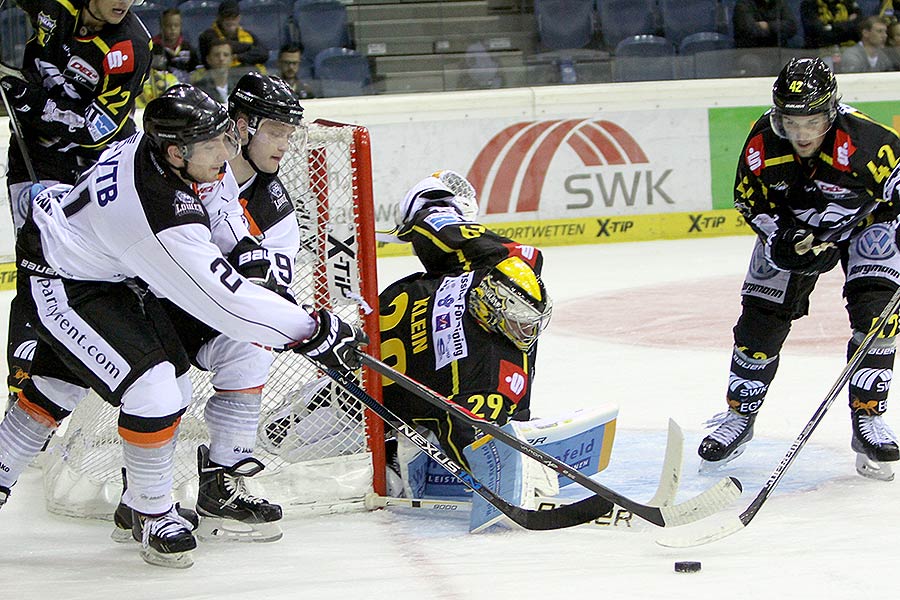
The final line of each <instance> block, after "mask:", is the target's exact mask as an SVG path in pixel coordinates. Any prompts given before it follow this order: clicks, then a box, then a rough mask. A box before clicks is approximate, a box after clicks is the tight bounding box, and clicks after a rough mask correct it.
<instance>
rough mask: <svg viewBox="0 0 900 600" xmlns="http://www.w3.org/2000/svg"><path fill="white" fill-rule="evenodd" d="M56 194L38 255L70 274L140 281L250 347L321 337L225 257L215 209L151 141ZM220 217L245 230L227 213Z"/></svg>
mask: <svg viewBox="0 0 900 600" xmlns="http://www.w3.org/2000/svg"><path fill="white" fill-rule="evenodd" d="M227 179H228V178H227V177H226V178H225V179H223V181H224V182H226V184H227ZM231 180H232V181H233V178H231ZM52 192H53V188H50V189H48V190H47V191H46V192H44V193H42V194H41V195H39V196H38V197H37V198H36V199H35V202H34V204H33V220H34V223H35V225H36V226H37V228H38V230H39V233H40V245H41V248H40V249H38V250H37V251H33V252H31V254H32V256H40V255H41V251H42V253H43V259H44V261H45V262H46V263H47V264H48V265H49V266H50V267H52V268H53V269H55V270H56V272H57V273H58V274H60V275H61V276H63V277H66V278H70V279H78V280H89V281H91V280H93V281H123V280H125V279H129V278H135V279H140V280H142V281H143V282H145V283H146V284H148V285H149V286H150V287H151V288H152V289H153V290H154V291H155V292H157V293H159V294H160V295H162V296H164V297H166V298H168V299H169V300H171V301H172V302H173V303H175V304H176V305H178V306H179V307H181V308H182V309H183V310H185V311H187V312H188V313H190V314H191V315H193V316H194V317H196V318H197V319H200V320H201V321H203V322H204V323H206V324H207V325H209V326H210V327H212V328H214V329H216V330H218V331H220V332H222V333H224V334H225V335H227V336H229V337H231V338H233V339H236V340H240V341H247V342H256V343H259V344H263V345H267V346H283V345H285V344H288V343H291V342H295V341H298V340H304V339H307V338H308V337H310V336H311V335H312V333H313V331H314V329H315V321H314V320H313V319H312V317H310V316H309V315H308V314H307V313H306V312H305V311H304V310H303V309H301V308H300V307H298V306H296V305H294V304H292V303H291V302H289V301H288V300H285V299H284V298H281V297H280V296H279V295H278V294H276V293H274V292H271V291H269V290H266V289H265V288H263V287H261V286H257V285H253V284H252V283H250V282H249V281H247V280H246V279H244V278H243V277H242V276H241V275H240V274H239V273H237V271H236V270H235V269H234V268H233V267H232V266H231V265H230V264H229V263H228V261H227V260H225V259H224V258H223V256H222V252H223V249H222V248H221V247H219V246H217V245H216V243H214V242H213V235H212V232H211V218H210V217H211V216H210V214H209V213H208V212H207V209H206V207H204V204H203V203H202V202H201V201H200V198H199V197H198V196H197V194H196V193H195V192H194V190H193V189H191V188H190V187H189V186H187V185H186V184H185V183H184V182H183V181H182V180H181V179H180V178H178V177H177V176H176V174H175V172H174V171H173V169H172V168H171V167H169V166H168V165H165V164H163V163H161V161H160V160H159V159H158V158H157V155H156V153H155V152H153V151H152V150H151V146H150V144H149V140H148V138H146V137H144V135H143V134H142V133H138V134H135V135H134V136H132V137H130V138H128V139H127V140H124V141H123V142H121V143H118V144H115V145H113V146H111V147H110V148H109V149H107V150H106V151H105V152H104V153H103V154H102V155H101V157H100V160H99V162H98V163H97V164H96V165H95V166H94V167H93V168H92V169H91V170H90V171H88V172H87V173H85V175H84V176H83V177H82V178H81V180H80V181H79V182H78V184H77V185H76V186H75V187H74V188H73V189H72V190H71V191H70V192H69V193H67V194H65V195H64V196H54V194H53V193H52ZM225 199H226V200H227V198H225ZM226 204H227V203H226ZM223 210H224V212H225V213H227V212H228V211H227V210H225V209H223ZM213 217H222V218H221V220H220V221H219V225H220V226H222V223H225V224H226V225H227V226H228V227H232V226H235V227H236V223H235V222H233V221H231V222H229V221H228V217H226V216H224V214H223V215H219V214H218V213H217V215H213ZM216 229H217V231H219V232H221V231H223V229H221V228H220V227H217V228H216ZM235 231H237V229H235ZM222 239H223V240H224V239H225V236H223V237H222ZM235 241H236V240H235ZM220 243H223V242H222V241H221V240H220ZM232 245H233V244H232Z"/></svg>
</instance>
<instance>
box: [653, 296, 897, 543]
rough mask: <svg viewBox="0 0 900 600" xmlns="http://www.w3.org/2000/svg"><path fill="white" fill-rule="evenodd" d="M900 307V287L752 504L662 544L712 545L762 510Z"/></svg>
mask: <svg viewBox="0 0 900 600" xmlns="http://www.w3.org/2000/svg"><path fill="white" fill-rule="evenodd" d="M898 307H900V288H897V291H895V292H894V295H893V296H891V299H890V301H888V303H887V305H886V306H885V307H884V310H883V311H881V314H880V315H879V316H878V319H877V320H876V321H875V324H874V325H873V326H872V328H871V329H870V330H869V333H868V334H867V335H866V337H865V338H863V341H862V343H861V344H860V345H859V348H857V349H856V352H854V353H853V356H852V357H850V360H849V361H848V362H847V365H846V366H845V367H844V370H843V371H841V374H840V375H839V376H838V378H837V381H835V382H834V385H832V386H831V390H829V392H828V394H827V395H826V396H825V399H824V400H823V401H822V403H821V404H820V405H819V407H818V408H817V409H816V412H815V413H813V416H812V418H810V420H809V421H808V422H807V423H806V426H805V427H804V428H803V431H801V432H800V435H798V436H797V438H796V439H795V440H794V443H793V444H791V447H790V448H789V449H788V451H787V454H785V455H784V457H783V458H782V459H781V462H780V463H778V466H777V467H775V470H774V471H772V474H771V475H770V476H769V479H768V481H766V483H765V485H763V487H762V489H761V490H759V493H758V494H757V495H756V497H755V498H754V499H753V501H752V502H751V503H750V505H749V506H748V507H747V508H746V510H744V512H742V513H741V514H739V515H729V516H728V517H726V518H725V519H722V520H720V521H719V522H717V523H716V524H715V526H714V527H709V528H707V527H704V528H702V529H701V530H700V531H698V532H697V533H695V534H693V535H691V534H690V533H689V532H682V533H683V534H682V535H674V536H666V537H664V538H660V539H658V540H656V543H657V544H659V545H660V546H667V547H670V548H690V547H692V546H701V545H703V544H709V543H710V542H715V541H717V540H720V539H722V538H725V537H728V536H729V535H732V534H734V533H737V532H738V531H740V530H742V529H743V528H745V527H746V526H747V525H749V524H750V522H751V521H752V520H753V518H754V517H755V516H756V514H757V513H758V512H759V511H760V509H761V508H762V507H763V504H765V502H766V500H767V499H768V497H769V495H770V494H771V493H772V491H773V490H774V489H775V487H776V486H777V485H778V482H780V481H781V478H782V477H783V476H784V474H785V472H786V471H787V470H788V468H789V467H790V466H791V464H793V462H794V459H795V458H797V455H798V454H800V450H801V449H802V448H803V446H805V445H806V442H807V441H809V438H810V436H811V435H812V433H813V431H815V429H816V427H818V425H819V423H820V422H821V421H822V418H823V417H824V416H825V413H826V412H827V411H828V409H829V408H831V405H832V403H834V400H835V398H837V395H838V393H840V391H841V390H842V389H843V387H844V386H845V385H846V384H847V382H848V381H850V378H851V377H852V376H853V373H854V371H856V368H857V367H858V366H859V363H861V362H862V359H863V357H864V356H865V355H866V354H867V353H868V352H869V349H870V348H871V347H872V344H874V343H875V339H876V338H877V337H878V334H880V333H881V330H882V329H883V328H884V326H885V324H887V321H888V319H889V318H890V317H891V315H892V314H894V313H895V312H896V311H897V308H898Z"/></svg>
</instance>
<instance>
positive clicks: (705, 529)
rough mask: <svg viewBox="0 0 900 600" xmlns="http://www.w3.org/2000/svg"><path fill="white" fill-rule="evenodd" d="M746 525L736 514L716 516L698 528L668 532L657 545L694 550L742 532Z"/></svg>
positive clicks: (698, 525) (685, 528)
mask: <svg viewBox="0 0 900 600" xmlns="http://www.w3.org/2000/svg"><path fill="white" fill-rule="evenodd" d="M744 527H746V525H744V523H743V521H741V518H740V516H738V515H735V514H731V513H729V514H725V515H716V516H715V517H711V518H710V519H707V520H706V521H703V522H702V523H697V526H693V527H692V526H690V525H689V526H687V527H683V528H679V529H677V530H671V531H666V532H665V533H664V534H662V535H661V536H660V537H659V538H658V539H657V540H656V543H657V544H659V545H660V546H665V547H666V548H693V547H694V546H702V545H704V544H710V543H712V542H715V541H718V540H721V539H723V538H726V537H728V536H730V535H732V534H735V533H737V532H738V531H740V530H742V529H743V528H744Z"/></svg>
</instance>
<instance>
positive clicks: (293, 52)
mask: <svg viewBox="0 0 900 600" xmlns="http://www.w3.org/2000/svg"><path fill="white" fill-rule="evenodd" d="M302 60H303V46H301V45H299V44H285V45H284V46H282V47H281V49H280V50H279V51H278V76H279V77H281V78H282V79H283V80H284V82H285V83H287V84H288V85H289V86H290V88H291V90H293V92H294V93H295V94H297V97H298V98H300V99H301V100H305V99H307V98H315V97H316V94H315V92H314V91H313V87H312V86H311V85H310V84H309V82H306V81H303V80H302V79H300V76H299V71H300V61H302Z"/></svg>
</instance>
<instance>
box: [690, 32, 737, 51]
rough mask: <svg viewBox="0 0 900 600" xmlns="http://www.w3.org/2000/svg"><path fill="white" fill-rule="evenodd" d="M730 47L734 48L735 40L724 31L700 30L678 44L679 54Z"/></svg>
mask: <svg viewBox="0 0 900 600" xmlns="http://www.w3.org/2000/svg"><path fill="white" fill-rule="evenodd" d="M728 48H734V40H733V39H731V38H730V37H729V36H727V35H725V34H724V33H718V32H715V31H699V32H697V33H692V34H690V35H688V36H686V37H685V38H684V39H683V40H681V44H679V46H678V54H681V55H682V56H685V55H690V54H696V53H697V52H709V51H711V50H726V49H728Z"/></svg>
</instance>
